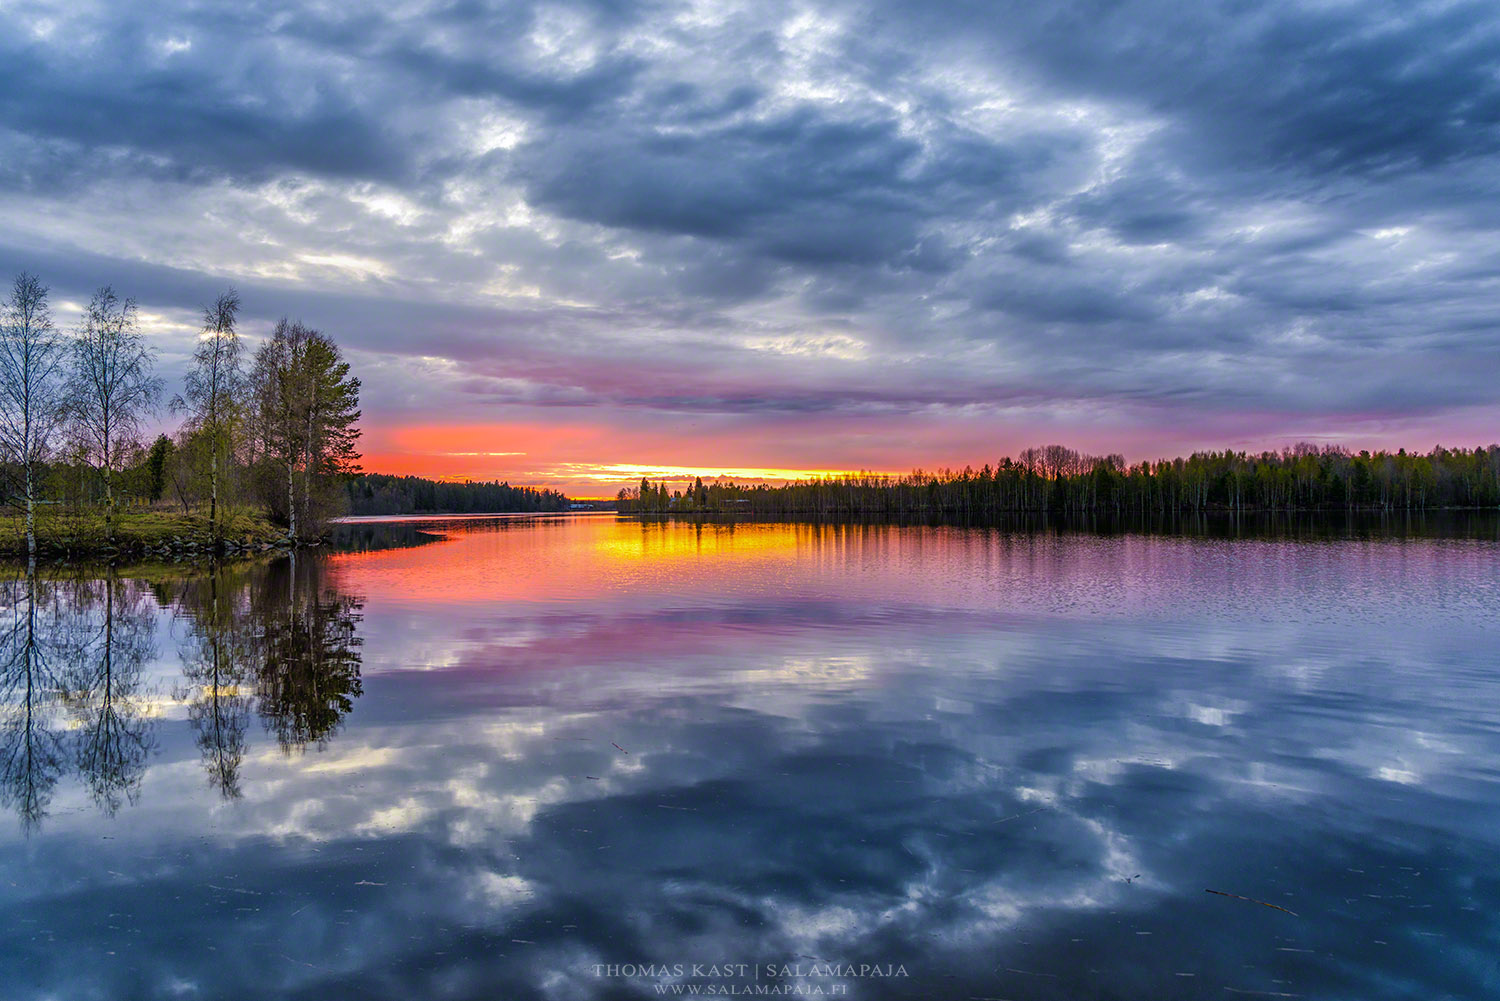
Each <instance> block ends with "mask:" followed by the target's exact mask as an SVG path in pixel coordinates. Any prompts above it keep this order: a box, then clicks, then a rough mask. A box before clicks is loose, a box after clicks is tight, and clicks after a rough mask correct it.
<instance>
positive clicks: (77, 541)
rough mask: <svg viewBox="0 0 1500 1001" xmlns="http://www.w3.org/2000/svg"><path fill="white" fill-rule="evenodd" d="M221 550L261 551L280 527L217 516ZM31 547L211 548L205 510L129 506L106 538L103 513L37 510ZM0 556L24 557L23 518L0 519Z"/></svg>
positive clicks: (127, 552)
mask: <svg viewBox="0 0 1500 1001" xmlns="http://www.w3.org/2000/svg"><path fill="white" fill-rule="evenodd" d="M220 524H221V525H222V530H221V534H222V536H223V539H224V550H225V552H227V553H230V554H240V553H253V552H262V551H264V550H267V549H271V548H273V547H276V546H284V545H285V544H286V530H285V529H283V528H280V527H279V526H276V525H273V524H272V523H271V522H270V521H269V520H268V519H267V518H266V517H265V516H263V515H261V514H258V513H253V512H249V511H236V512H233V513H231V514H229V515H226V516H221V518H220ZM36 528H37V531H36V535H37V548H38V551H39V553H40V554H41V555H44V556H46V557H48V558H57V557H64V558H69V559H84V558H99V557H103V558H113V557H117V556H132V557H142V556H186V555H200V554H201V555H208V554H209V553H210V552H211V550H212V548H213V538H212V535H211V534H210V532H209V525H208V514H207V512H194V513H192V514H183V513H182V512H180V511H165V510H155V509H134V510H124V511H120V512H119V513H118V514H116V515H115V526H114V538H113V539H112V540H106V538H105V535H104V516H103V514H102V513H100V512H98V511H88V512H84V513H81V514H69V513H66V512H60V511H50V510H49V511H46V512H39V513H38V517H37V526H36ZM0 555H4V556H10V557H16V556H25V555H26V522H25V520H24V519H23V518H22V517H20V516H18V515H11V516H8V517H6V518H4V519H3V520H0Z"/></svg>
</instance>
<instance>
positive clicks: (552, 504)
mask: <svg viewBox="0 0 1500 1001" xmlns="http://www.w3.org/2000/svg"><path fill="white" fill-rule="evenodd" d="M345 489H346V490H347V492H348V496H349V506H348V509H349V513H351V514H489V513H493V512H500V511H566V510H567V509H568V498H566V497H564V496H563V495H562V494H560V493H558V492H557V491H556V490H537V489H535V488H533V487H513V486H511V485H510V484H509V483H501V482H499V481H491V482H487V483H472V482H464V483H444V482H440V481H437V480H425V479H422V478H421V477H420V476H389V475H386V474H384V473H359V474H356V475H353V476H350V477H348V479H347V481H346V484H345Z"/></svg>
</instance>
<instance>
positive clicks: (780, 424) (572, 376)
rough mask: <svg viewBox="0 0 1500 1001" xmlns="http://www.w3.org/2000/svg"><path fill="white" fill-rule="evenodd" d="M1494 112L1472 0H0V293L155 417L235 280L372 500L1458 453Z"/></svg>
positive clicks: (1499, 350) (247, 327)
mask: <svg viewBox="0 0 1500 1001" xmlns="http://www.w3.org/2000/svg"><path fill="white" fill-rule="evenodd" d="M1497 126H1500V8H1497V7H1496V5H1495V4H1494V3H1493V0H1486V2H1473V3H1471V2H1445V3H1418V2H1413V0H1393V2H1344V0H1328V2H1305V3H1260V2H1254V0H1247V2H1236V3H1212V2H1206V0H1205V2H1194V3H1181V2H1166V0H1120V2H1104V0H1096V2H1074V3H1062V2H1057V3H1036V2H1026V3H1006V2H998V0H985V2H972V3H971V2H943V3H939V2H933V0H893V2H869V3H855V2H849V3H845V2H819V3H779V2H774V0H773V2H764V0H757V2H745V3H733V2H718V0H710V2H699V3H692V2H689V3H675V2H645V3H631V2H626V0H597V2H578V3H527V2H504V3H501V2H496V3H485V2H483V0H453V2H433V3H427V2H421V0H412V2H402V3H393V4H388V5H384V6H383V7H380V8H379V9H378V10H377V7H376V6H375V5H366V4H343V3H333V2H301V3H298V2H284V3H283V2H253V0H251V2H243V3H232V4H211V3H202V2H185V0H162V2H158V3H153V4H150V5H147V4H121V3H90V2H87V0H82V2H80V0H70V2H67V3H58V4H49V3H31V2H8V0H0V275H3V276H6V277H8V276H9V275H10V274H12V273H14V272H15V271H18V270H20V269H23V268H24V269H29V270H32V271H35V272H37V273H38V274H39V275H40V276H41V277H42V279H43V280H44V281H45V282H47V283H48V284H49V285H51V286H52V289H53V295H54V299H55V311H56V313H57V315H58V319H59V321H60V322H61V323H63V324H64V325H65V326H70V325H71V324H72V323H73V322H74V320H75V318H76V315H77V310H78V307H79V305H80V304H81V303H82V302H83V301H86V299H87V297H88V295H89V293H90V291H91V290H92V288H94V287H95V286H98V285H100V284H104V283H111V284H113V285H114V286H115V288H116V289H117V290H118V291H119V292H120V293H121V294H122V295H132V296H134V297H136V299H137V300H138V301H139V303H140V305H141V309H142V314H143V320H144V322H145V327H146V329H147V330H148V331H149V332H150V334H151V336H152V341H153V343H154V344H155V345H156V346H157V348H158V349H159V352H160V356H159V357H160V370H161V374H162V375H163V376H164V377H165V378H166V379H167V380H168V382H169V384H175V383H177V382H178V381H179V380H180V377H181V374H182V372H183V370H184V366H185V362H186V359H187V355H188V353H189V352H190V351H191V348H192V344H193V334H194V332H195V330H196V328H197V312H198V307H199V306H200V305H201V303H203V302H204V301H205V300H208V299H209V298H211V297H212V296H213V295H215V294H216V293H217V292H219V291H220V290H222V289H223V288H224V287H226V286H229V285H233V286H235V287H237V288H238V289H239V290H240V292H241V295H242V297H243V299H244V303H245V312H244V326H243V330H244V332H245V333H246V334H247V335H249V336H250V337H251V338H252V339H257V340H258V339H259V338H260V337H261V336H263V335H265V334H266V333H267V332H268V331H269V329H270V327H271V325H272V324H273V323H274V322H275V320H276V318H277V317H279V316H281V315H288V316H290V317H292V318H301V319H302V320H304V321H305V322H307V323H308V324H311V325H313V326H316V327H318V328H320V329H322V330H324V331H325V332H327V333H329V334H330V335H332V336H333V337H334V338H335V339H337V340H338V341H339V342H340V343H341V344H342V345H343V346H344V347H345V349H346V351H347V352H348V354H349V356H350V359H351V361H352V362H353V365H354V369H355V372H356V374H357V375H359V376H360V377H361V378H362V379H363V381H364V395H363V405H364V414H365V417H364V421H363V426H364V430H365V435H364V442H363V451H364V453H365V458H364V465H365V468H367V469H370V470H375V471H387V472H414V473H419V474H422V475H429V476H443V477H464V476H468V477H474V478H484V479H489V478H502V479H509V480H510V481H511V482H513V483H529V484H546V485H553V486H561V487H563V488H564V489H566V490H567V491H569V492H570V493H572V494H575V495H581V496H602V495H612V494H613V493H614V491H615V490H616V489H617V488H618V487H620V486H623V485H625V484H626V483H627V482H629V481H631V480H638V479H639V477H640V476H641V475H642V474H646V475H651V476H653V478H654V477H656V476H657V475H660V474H662V473H671V474H675V475H686V474H687V473H689V472H692V471H702V472H704V473H707V474H713V473H726V474H729V475H734V476H737V477H774V476H794V475H803V474H806V473H810V472H821V471H832V470H842V469H861V468H864V469H875V470H885V471H898V470H906V469H909V468H911V467H912V466H915V465H922V466H925V467H929V468H931V467H936V466H943V465H959V466H961V465H963V464H965V463H972V464H974V465H976V466H977V465H980V464H982V463H984V462H986V461H993V460H994V459H996V458H997V457H998V456H1000V455H1002V454H1006V453H1012V454H1013V453H1014V452H1016V451H1018V450H1019V449H1021V448H1024V447H1025V446H1027V445H1031V444H1045V443H1048V442H1053V441H1057V442H1062V443H1066V444H1069V445H1072V446H1073V447H1075V448H1078V449H1081V450H1084V451H1088V452H1095V453H1104V452H1121V453H1124V454H1125V455H1126V456H1127V458H1130V459H1132V460H1134V459H1142V458H1154V457H1158V456H1162V455H1172V454H1178V453H1186V452H1189V451H1191V450H1193V449H1195V448H1201V447H1215V448H1221V447H1224V446H1233V447H1236V448H1261V447H1279V446H1281V445H1284V444H1289V443H1291V442H1294V441H1297V440H1302V439H1306V440H1313V441H1320V442H1324V441H1326V442H1340V443H1344V444H1348V445H1351V446H1353V447H1376V446H1381V447H1387V446H1388V447H1395V446H1398V445H1404V446H1406V447H1408V448H1418V449H1422V450H1425V449H1427V448H1430V447H1431V446H1432V445H1434V444H1436V443H1442V444H1449V445H1458V444H1462V445H1477V444H1489V443H1491V442H1493V441H1495V440H1497V439H1500V326H1497V324H1500V239H1497V235H1500V234H1497V230H1500V197H1497V195H1500V128H1497ZM163 419H164V420H165V419H166V418H165V416H164V418H163Z"/></svg>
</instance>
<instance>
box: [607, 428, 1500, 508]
mask: <svg viewBox="0 0 1500 1001" xmlns="http://www.w3.org/2000/svg"><path fill="white" fill-rule="evenodd" d="M618 504H619V509H620V510H621V511H630V512H637V513H690V512H709V513H735V512H742V513H747V514H823V515H839V514H857V515H881V516H896V517H902V516H909V515H958V516H963V517H986V516H991V515H1000V514H1007V513H1016V512H1058V513H1075V514H1083V513H1087V514H1113V515H1127V514H1161V513H1167V512H1176V511H1205V510H1224V511H1317V510H1387V511H1390V510H1408V511H1410V510H1425V509H1432V508H1447V507H1464V508H1481V507H1483V508H1492V507H1497V506H1500V445H1490V446H1488V447H1486V448H1474V449H1461V448H1460V449H1448V448H1442V447H1438V448H1434V449H1433V450H1432V451H1431V452H1429V453H1427V454H1426V455H1418V454H1414V453H1408V452H1406V451H1405V450H1404V449H1403V450H1401V451H1397V452H1394V453H1392V452H1368V451H1362V452H1358V453H1352V452H1350V451H1348V450H1347V449H1343V448H1339V447H1336V446H1322V447H1320V446H1317V445H1310V444H1306V443H1303V444H1298V445H1296V446H1294V447H1292V448H1287V449H1283V450H1282V451H1279V452H1261V453H1259V454H1250V453H1248V452H1234V451H1228V450H1226V451H1223V452H1196V453H1194V454H1193V455H1191V456H1189V457H1188V458H1186V459H1181V458H1178V459H1162V460H1159V461H1156V462H1140V463H1136V464H1134V465H1131V464H1129V463H1127V462H1126V461H1125V460H1124V458H1123V457H1121V456H1119V455H1107V456H1092V455H1084V454H1082V453H1080V452H1076V451H1074V450H1073V449H1070V448H1066V447H1064V446H1062V445H1048V446H1046V447H1043V448H1028V449H1026V450H1025V451H1024V452H1022V453H1021V454H1020V456H1019V457H1017V458H1014V459H1012V458H1010V457H1006V458H1003V459H1001V460H1000V461H999V462H998V463H997V464H996V465H994V466H990V465H985V466H984V467H983V468H981V469H973V468H970V467H965V468H964V469H962V470H949V469H945V470H941V471H938V472H934V473H929V472H923V471H921V470H918V471H916V472H913V473H910V474H907V475H905V476H886V475H879V474H875V473H860V474H856V475H849V476H837V477H829V478H826V479H817V480H807V481H802V482H797V483H789V484H787V485H785V486H779V487H772V486H765V485H758V486H740V485H737V484H735V483H732V482H723V481H721V482H716V483H707V484H705V483H704V482H703V481H702V479H698V480H696V481H695V482H694V483H693V485H692V486H691V487H688V488H686V489H684V490H680V491H675V492H674V491H671V490H669V489H668V487H667V486H666V484H664V483H658V484H652V483H651V482H649V481H648V480H645V479H643V480H642V481H641V485H640V486H639V487H638V488H637V487H632V488H629V489H626V490H622V491H620V494H619V497H618Z"/></svg>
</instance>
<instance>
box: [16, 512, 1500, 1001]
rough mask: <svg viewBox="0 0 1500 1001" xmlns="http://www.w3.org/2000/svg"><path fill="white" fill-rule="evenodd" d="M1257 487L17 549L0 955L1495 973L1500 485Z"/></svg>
mask: <svg viewBox="0 0 1500 1001" xmlns="http://www.w3.org/2000/svg"><path fill="white" fill-rule="evenodd" d="M1227 534H1229V535H1232V534H1234V533H1227ZM1225 535H1226V533H1215V532H1208V533H1199V534H1187V535H1181V534H1171V533H1157V534H1130V533H1123V534H1092V533H1087V532H1059V531H1053V530H1047V531H1039V532H1006V531H999V530H993V529H984V528H963V527H946V528H945V527H932V526H892V525H826V524H771V523H740V524H732V523H713V524H692V523H687V522H662V521H655V522H651V521H632V520H627V519H619V518H616V517H614V516H612V515H595V516H576V517H552V518H503V519H470V520H431V521H427V522H420V521H406V522H401V521H397V522H391V523H376V524H361V525H357V526H351V527H350V528H349V529H347V530H346V538H347V540H348V541H349V543H350V544H349V547H348V548H347V549H346V550H344V551H326V552H319V553H303V554H300V555H298V556H297V557H296V558H295V559H286V558H283V559H281V560H279V561H276V562H270V563H264V564H256V565H239V566H233V567H229V568H225V569H221V570H219V571H218V572H215V573H208V572H200V573H196V574H188V575H179V574H175V573H172V572H168V571H165V570H162V569H161V568H157V569H154V570H151V571H149V572H145V571H142V572H137V573H135V574H134V575H133V574H132V572H131V571H129V570H122V571H119V572H114V573H106V572H104V571H99V570H92V571H77V572H73V573H68V572H62V571H59V570H56V569H53V570H48V571H44V572H43V573H42V574H41V575H40V576H37V577H32V578H27V577H26V576H25V575H24V574H21V573H19V572H17V571H15V570H12V571H10V572H9V576H8V577H7V579H6V582H5V585H4V586H5V590H4V592H3V594H0V603H3V609H0V612H3V615H0V621H3V628H4V634H3V636H0V642H3V649H0V668H3V671H4V674H3V690H0V702H3V709H4V713H5V718H4V727H5V729H4V733H3V747H0V753H3V759H0V785H3V796H4V803H3V807H4V811H5V813H4V817H3V818H0V995H3V996H4V997H5V998H13V999H32V998H157V997H161V998H248V997H255V998H306V999H319V1001H326V999H337V998H361V999H364V998H393V999H394V998H399V999H418V998H420V999H429V998H441V999H447V998H474V999H481V998H482V999H497V1001H504V999H511V998H553V999H572V998H581V999H590V998H650V997H663V996H690V995H692V994H694V993H697V994H710V993H716V994H718V995H719V996H759V997H765V996H771V997H776V996H782V997H808V996H813V997H848V998H863V999H872V998H924V999H932V998H939V999H946V998H954V999H962V998H1009V999H1017V1001H1021V999H1058V1001H1084V999H1095V998H1099V999H1104V998H1118V999H1153V1001H1159V999H1175V998H1182V999H1202V998H1224V999H1229V998H1235V997H1240V996H1242V995H1248V996H1255V997H1308V998H1319V999H1349V1001H1371V999H1382V998H1393V999H1394V998H1402V999H1409V998H1422V999H1423V1001H1435V999H1440V998H1487V997H1496V996H1500V783H1497V779H1500V670H1497V662H1500V656H1497V653H1496V651H1497V650H1500V621H1497V619H1500V616H1497V613H1500V536H1497V532H1496V529H1495V528H1494V522H1493V521H1492V520H1491V521H1488V522H1481V523H1480V524H1479V525H1478V527H1477V528H1473V527H1470V528H1467V529H1465V530H1462V531H1458V532H1451V533H1450V532H1437V533H1433V532H1421V531H1405V530H1403V531H1392V532H1384V531H1374V532H1370V531H1357V532H1355V531H1345V530H1341V529H1339V528H1337V527H1335V528H1333V529H1331V530H1326V531H1309V532H1299V531H1287V532H1273V533H1268V534H1256V533H1244V534H1243V535H1242V537H1240V538H1231V537H1225Z"/></svg>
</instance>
